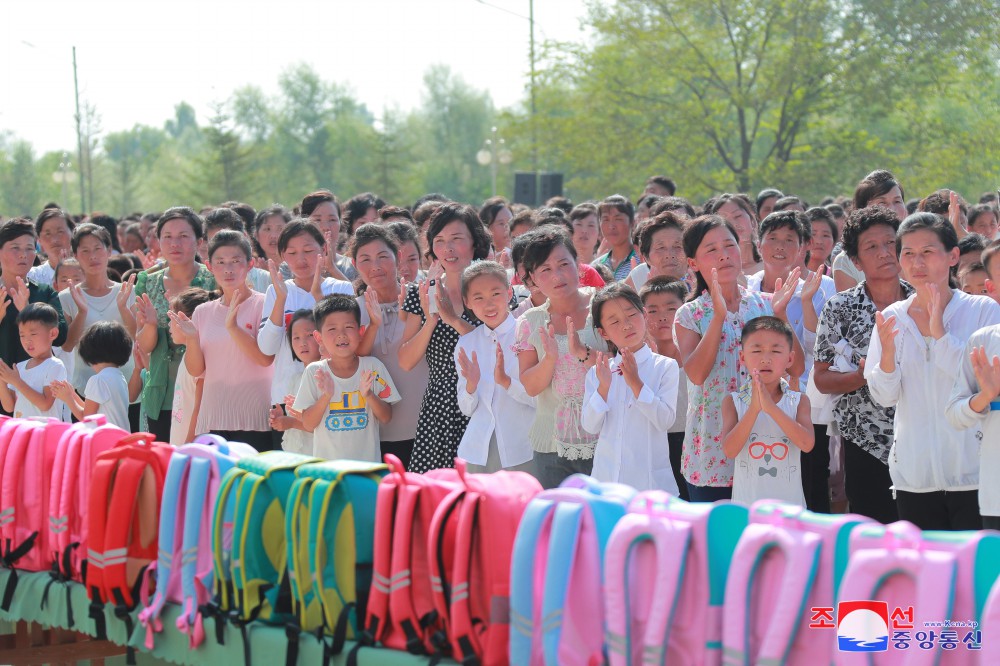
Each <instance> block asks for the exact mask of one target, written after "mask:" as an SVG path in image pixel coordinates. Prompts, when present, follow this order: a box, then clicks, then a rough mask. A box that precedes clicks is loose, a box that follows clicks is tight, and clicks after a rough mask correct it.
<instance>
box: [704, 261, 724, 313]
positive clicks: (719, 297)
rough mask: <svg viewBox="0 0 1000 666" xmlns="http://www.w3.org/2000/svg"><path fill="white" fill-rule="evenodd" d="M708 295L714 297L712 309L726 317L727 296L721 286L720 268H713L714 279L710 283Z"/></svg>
mask: <svg viewBox="0 0 1000 666" xmlns="http://www.w3.org/2000/svg"><path fill="white" fill-rule="evenodd" d="M708 295H709V296H711V298H712V310H713V311H714V312H715V313H717V314H721V316H722V318H723V319H725V316H726V310H727V306H726V297H725V296H724V295H723V294H722V287H721V286H719V270H718V269H717V268H713V269H712V280H711V281H710V282H709V283H708Z"/></svg>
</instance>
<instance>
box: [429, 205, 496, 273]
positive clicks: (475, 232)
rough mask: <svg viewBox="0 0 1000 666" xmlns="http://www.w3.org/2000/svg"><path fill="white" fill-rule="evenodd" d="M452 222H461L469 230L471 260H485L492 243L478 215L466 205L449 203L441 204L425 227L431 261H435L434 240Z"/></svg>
mask: <svg viewBox="0 0 1000 666" xmlns="http://www.w3.org/2000/svg"><path fill="white" fill-rule="evenodd" d="M452 222H461V223H462V224H464V225H465V228H466V229H468V230H469V235H470V236H471V237H472V258H473V259H485V258H486V257H488V256H489V254H490V249H491V248H492V246H493V241H492V239H491V238H490V234H489V232H488V231H486V227H484V226H483V223H482V222H481V221H480V220H479V214H478V213H477V212H476V211H475V210H474V209H473V208H472V206H470V205H468V204H460V203H454V202H449V203H445V204H441V206H440V207H439V208H438V209H437V210H435V211H434V214H433V215H432V216H431V219H430V223H429V224H428V225H427V252H428V254H429V255H430V256H431V258H432V259H437V256H436V255H435V254H434V238H435V237H436V236H437V235H438V234H440V233H441V231H442V230H443V229H444V228H445V227H446V226H448V225H449V224H451V223H452Z"/></svg>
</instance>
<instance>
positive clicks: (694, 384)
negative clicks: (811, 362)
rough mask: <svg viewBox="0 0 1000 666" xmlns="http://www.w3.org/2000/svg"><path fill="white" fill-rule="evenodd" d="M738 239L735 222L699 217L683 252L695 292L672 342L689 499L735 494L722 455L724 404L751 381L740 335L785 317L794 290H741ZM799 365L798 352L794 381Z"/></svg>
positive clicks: (686, 236)
mask: <svg viewBox="0 0 1000 666" xmlns="http://www.w3.org/2000/svg"><path fill="white" fill-rule="evenodd" d="M739 242H740V240H739V235H738V234H737V233H736V229H735V228H734V227H733V225H732V224H730V223H729V222H727V221H726V220H724V219H723V218H721V217H719V216H718V215H704V216H702V217H699V218H696V219H694V220H692V221H691V222H690V223H689V224H688V226H687V228H686V229H685V231H684V253H685V254H686V255H687V257H688V265H689V266H690V267H691V269H692V270H693V271H694V272H695V278H696V281H697V289H696V292H695V293H696V294H698V295H697V296H696V297H695V298H694V299H693V300H691V301H689V302H687V303H685V304H684V306H683V307H682V308H681V309H680V310H679V311H678V312H677V318H676V319H675V321H674V339H675V340H676V341H677V346H678V348H679V349H680V353H681V358H682V359H683V361H684V362H683V365H684V370H685V372H686V373H687V377H688V400H689V403H688V413H687V428H686V430H685V433H684V456H683V459H682V461H681V471H682V473H683V474H684V478H685V479H686V480H687V483H688V493H689V494H690V497H691V501H693V502H713V501H715V500H718V499H730V498H731V497H732V486H733V464H732V462H731V461H730V460H728V459H727V458H726V456H725V454H724V453H723V452H722V399H723V398H724V397H725V396H726V394H727V393H731V392H733V391H735V390H737V389H738V388H739V387H740V386H741V385H742V384H745V383H746V382H747V380H748V379H749V376H748V375H747V371H746V368H745V367H744V366H743V364H742V362H741V361H740V357H739V349H740V333H741V332H742V330H743V325H744V323H745V322H747V321H749V320H750V319H753V318H754V317H759V316H761V315H770V314H774V315H776V316H777V317H778V318H780V319H784V318H785V317H786V314H785V308H786V307H787V306H788V301H789V300H790V299H791V297H792V294H794V292H795V281H789V282H788V284H779V285H777V288H776V289H775V293H774V294H773V295H771V297H770V298H768V295H767V294H760V293H751V292H748V291H747V290H746V289H744V288H743V287H742V286H740V284H739V279H740V276H741V275H742V262H741V259H740V247H739ZM796 347H798V345H797V344H796ZM803 368H804V363H803V359H802V352H801V348H798V353H797V354H796V358H795V363H794V364H793V367H792V372H793V373H795V375H794V376H801V375H802V371H803Z"/></svg>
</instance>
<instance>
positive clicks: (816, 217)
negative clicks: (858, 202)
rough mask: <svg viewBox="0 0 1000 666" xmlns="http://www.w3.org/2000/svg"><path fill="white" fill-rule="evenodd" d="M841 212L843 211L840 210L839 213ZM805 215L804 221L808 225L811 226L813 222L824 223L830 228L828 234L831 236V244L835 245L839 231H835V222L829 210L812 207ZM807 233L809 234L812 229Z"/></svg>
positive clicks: (838, 238) (838, 237)
mask: <svg viewBox="0 0 1000 666" xmlns="http://www.w3.org/2000/svg"><path fill="white" fill-rule="evenodd" d="M843 210H844V209H843V208H841V212H843ZM805 215H806V221H808V222H809V224H812V223H813V222H826V225H827V226H828V227H830V233H831V234H832V235H833V244H834V245H836V244H837V241H838V240H840V230H839V229H837V221H836V220H835V219H833V213H832V212H831V211H830V209H829V208H823V207H820V206H813V207H812V208H810V209H809V210H807V211H806V213H805ZM809 231H810V232H811V231H812V229H810V230H809ZM811 236H812V234H811V233H810V237H811Z"/></svg>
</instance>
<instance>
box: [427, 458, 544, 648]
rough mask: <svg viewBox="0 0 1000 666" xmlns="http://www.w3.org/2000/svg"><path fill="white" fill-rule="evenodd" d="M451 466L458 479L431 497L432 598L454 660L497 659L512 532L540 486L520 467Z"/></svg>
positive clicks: (503, 637)
mask: <svg viewBox="0 0 1000 666" xmlns="http://www.w3.org/2000/svg"><path fill="white" fill-rule="evenodd" d="M455 466H456V468H457V471H458V474H459V477H460V478H461V480H462V485H461V486H460V487H459V488H456V489H455V490H454V491H452V493H451V494H449V495H448V497H447V498H446V499H445V500H444V501H443V502H442V503H441V504H440V505H438V508H437V511H436V512H435V514H434V520H433V522H432V524H431V532H430V535H429V538H428V540H427V541H428V543H427V546H428V553H427V560H428V561H429V562H430V563H431V576H432V578H431V580H432V581H433V582H434V586H433V587H434V602H435V606H436V608H437V611H438V614H439V615H440V616H441V617H442V618H443V619H444V622H443V625H444V631H445V635H446V636H447V639H448V641H449V642H450V647H451V653H452V655H453V656H454V658H455V659H456V660H457V661H460V662H461V663H463V664H466V665H468V666H472V665H474V664H483V665H484V666H505V665H506V664H508V663H509V649H508V640H509V635H510V567H511V554H512V552H513V549H514V538H515V537H516V536H517V528H518V525H519V524H520V522H521V516H522V515H523V514H524V510H525V508H526V507H527V505H528V502H530V501H531V500H532V498H534V496H535V495H537V494H538V493H540V492H541V491H542V486H541V484H539V483H538V481H537V480H536V479H535V478H534V477H533V476H531V475H530V474H526V473H524V472H506V471H499V472H496V473H494V474H468V473H466V463H465V461H464V460H461V459H456V461H455ZM439 649H443V648H440V647H439Z"/></svg>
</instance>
